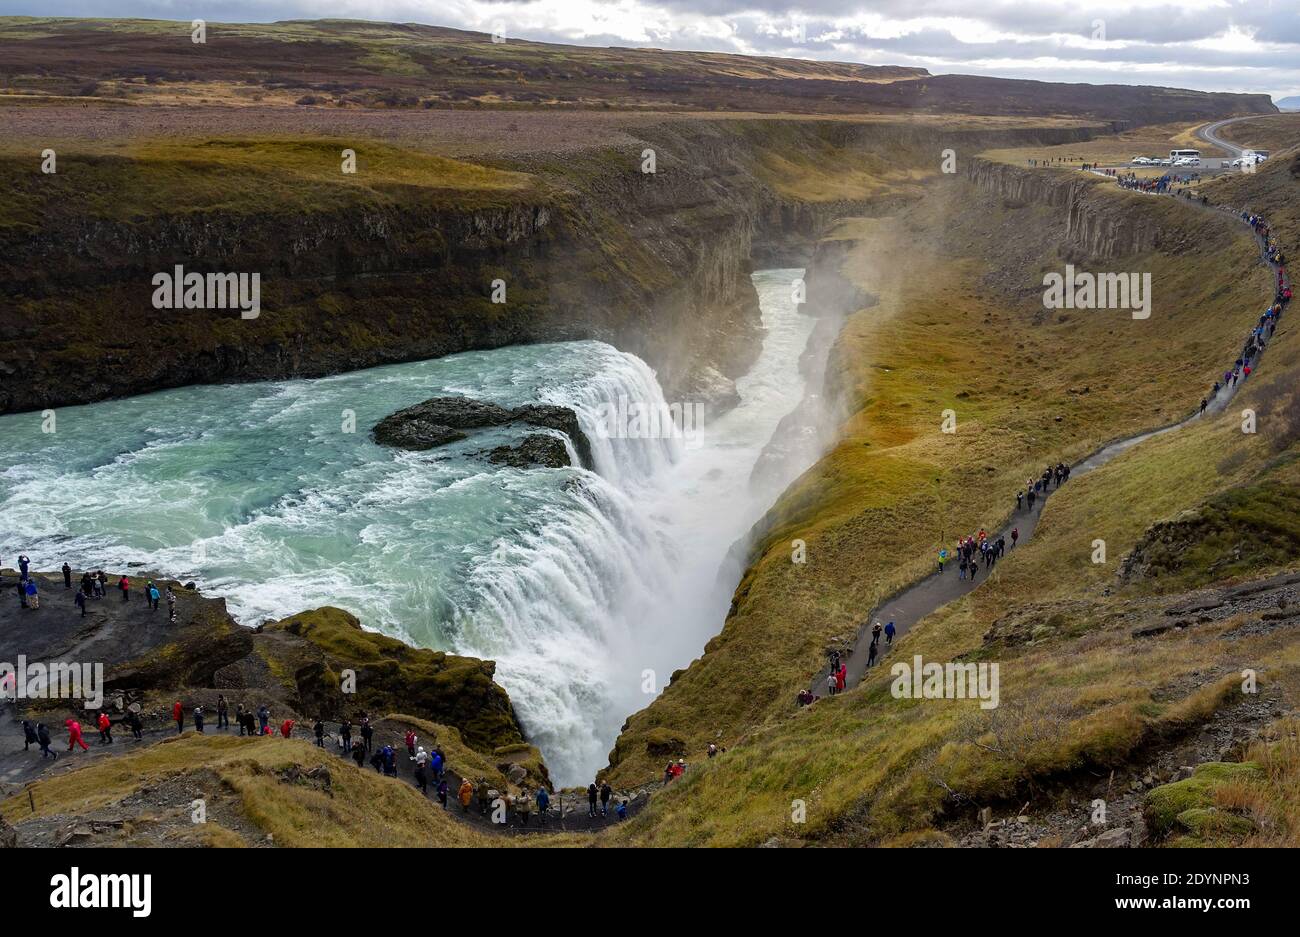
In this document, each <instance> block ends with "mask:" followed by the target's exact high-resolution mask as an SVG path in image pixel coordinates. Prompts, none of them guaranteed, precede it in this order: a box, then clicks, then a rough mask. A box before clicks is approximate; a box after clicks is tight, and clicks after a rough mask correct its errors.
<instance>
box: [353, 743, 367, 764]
mask: <svg viewBox="0 0 1300 937" xmlns="http://www.w3.org/2000/svg"><path fill="white" fill-rule="evenodd" d="M352 760H353V761H355V762H356V763H357V767H358V768H364V767H365V766H366V746H365V745H364V744H363V743H362V741H361V739H357V740H356V741H355V742H353V743H352Z"/></svg>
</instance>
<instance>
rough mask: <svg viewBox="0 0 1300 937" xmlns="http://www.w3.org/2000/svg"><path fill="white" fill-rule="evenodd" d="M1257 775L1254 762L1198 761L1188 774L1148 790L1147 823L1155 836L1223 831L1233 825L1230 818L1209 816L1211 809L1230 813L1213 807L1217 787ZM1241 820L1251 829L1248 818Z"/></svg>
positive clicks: (1256, 778)
mask: <svg viewBox="0 0 1300 937" xmlns="http://www.w3.org/2000/svg"><path fill="white" fill-rule="evenodd" d="M1260 777H1261V772H1260V767H1259V765H1257V764H1255V763H1254V762H1249V761H1244V762H1226V761H1212V762H1207V763H1206V764H1203V765H1200V766H1199V767H1197V769H1196V771H1195V772H1194V773H1193V774H1192V776H1191V777H1190V778H1187V779H1185V780H1182V781H1175V782H1174V783H1172V784H1162V785H1161V786H1160V787H1157V788H1154V789H1153V790H1151V791H1150V792H1149V793H1148V794H1147V796H1146V804H1145V808H1144V815H1145V817H1146V821H1147V827H1148V828H1149V829H1150V830H1151V832H1152V833H1153V834H1154V835H1156V836H1158V837H1167V836H1170V835H1174V834H1178V833H1183V832H1186V833H1191V834H1193V835H1199V831H1207V830H1218V831H1220V832H1222V831H1226V830H1227V829H1228V827H1230V826H1232V822H1231V821H1227V820H1219V819H1213V820H1212V819H1211V818H1210V816H1209V814H1210V813H1211V812H1213V813H1215V814H1219V815H1220V816H1225V817H1226V816H1230V815H1226V814H1221V812H1220V811H1217V810H1215V809H1214V793H1215V791H1216V789H1217V788H1218V787H1220V786H1221V785H1223V784H1226V783H1228V782H1230V781H1241V780H1247V781H1253V780H1258V779H1259V778H1260ZM1236 819H1242V818H1236ZM1244 822H1245V823H1246V824H1247V825H1248V826H1250V827H1251V828H1252V829H1253V827H1254V825H1253V824H1251V823H1250V821H1248V820H1245V821H1244Z"/></svg>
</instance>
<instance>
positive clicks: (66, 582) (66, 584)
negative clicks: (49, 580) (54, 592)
mask: <svg viewBox="0 0 1300 937" xmlns="http://www.w3.org/2000/svg"><path fill="white" fill-rule="evenodd" d="M63 588H65V589H71V588H72V567H71V566H69V565H68V564H67V563H64V564H63Z"/></svg>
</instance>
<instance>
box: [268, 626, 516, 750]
mask: <svg viewBox="0 0 1300 937" xmlns="http://www.w3.org/2000/svg"><path fill="white" fill-rule="evenodd" d="M259 638H260V640H259V641H258V644H257V648H256V650H257V653H258V654H259V655H261V656H263V657H264V658H265V659H266V660H267V661H268V663H269V665H270V667H271V669H272V671H274V672H276V673H279V674H283V675H284V676H285V677H286V678H287V679H289V680H291V681H292V683H293V685H294V687H295V689H296V691H297V702H298V705H297V706H296V707H295V708H298V709H299V711H300V712H303V713H304V714H315V713H320V714H322V715H327V716H337V715H342V714H344V713H348V714H354V713H355V712H357V711H362V710H364V711H366V712H371V713H374V712H405V713H409V714H411V715H414V716H420V717H422V718H425V719H429V720H430V721H432V722H436V723H441V724H443V725H448V726H454V727H455V728H456V729H458V730H459V731H460V733H461V734H462V735H463V736H464V739H465V742H466V743H467V744H468V745H469V746H470V747H472V748H475V749H478V750H479V751H491V750H493V749H495V748H498V747H499V746H502V745H515V744H523V742H524V737H523V733H522V731H521V730H520V728H519V721H518V719H517V718H516V716H515V711H514V707H513V706H512V705H511V704H510V698H509V697H508V696H507V695H506V691H505V690H504V689H502V688H501V686H499V685H498V684H497V683H496V682H494V680H493V675H494V673H495V671H496V665H495V664H494V663H493V662H492V661H484V660H478V659H477V658H473V657H458V656H456V655H454V654H447V653H445V652H443V651H433V650H428V649H425V648H413V647H410V646H409V645H407V644H404V643H402V642H401V641H398V640H397V639H396V638H390V637H386V636H385V635H382V634H378V633H375V632H371V631H366V630H364V629H363V628H362V627H361V623H360V622H359V621H358V620H357V619H356V617H355V616H353V615H351V614H349V613H348V612H345V611H343V610H342V609H339V608H331V607H328V606H327V607H325V608H318V609H314V610H312V611H308V612H302V613H301V614H298V615H293V616H291V617H289V618H286V619H283V620H282V621H277V622H270V623H268V624H267V625H265V626H264V627H263V628H262V629H261V634H260V635H259ZM345 671H352V673H353V674H354V675H355V680H354V681H350V684H352V685H350V686H349V689H354V692H349V693H345V692H344V683H343V680H344V677H345Z"/></svg>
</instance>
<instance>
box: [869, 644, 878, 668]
mask: <svg viewBox="0 0 1300 937" xmlns="http://www.w3.org/2000/svg"><path fill="white" fill-rule="evenodd" d="M879 647H880V645H878V644H876V642H875V641H872V642H871V646H870V647H868V648H867V667H868V668H871V667H873V666H875V663H876V651H877V649H878V648H879Z"/></svg>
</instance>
